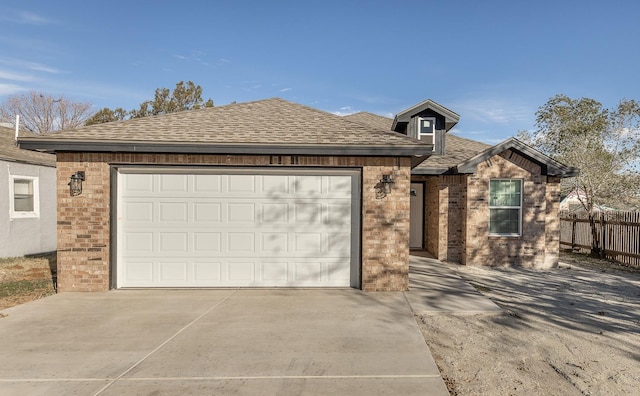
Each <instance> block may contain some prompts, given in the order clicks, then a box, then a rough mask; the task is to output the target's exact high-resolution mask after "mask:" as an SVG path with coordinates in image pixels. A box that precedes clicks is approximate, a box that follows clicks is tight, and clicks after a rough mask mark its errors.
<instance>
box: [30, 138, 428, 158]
mask: <svg viewBox="0 0 640 396" xmlns="http://www.w3.org/2000/svg"><path fill="white" fill-rule="evenodd" d="M19 144H20V147H21V148H23V149H27V150H36V151H45V152H49V153H56V152H120V153H122V152H127V153H169V154H172V153H175V154H237V155H334V156H335V155H337V156H392V157H404V156H411V157H412V156H425V155H431V154H432V153H433V146H432V145H398V146H367V145H357V146H356V145H353V146H338V145H335V146H334V145H286V144H211V143H179V142H167V143H149V142H128V141H127V142H105V141H103V142H84V141H67V140H64V141H63V140H58V139H56V140H42V139H38V140H37V141H36V140H29V139H20V140H19Z"/></svg>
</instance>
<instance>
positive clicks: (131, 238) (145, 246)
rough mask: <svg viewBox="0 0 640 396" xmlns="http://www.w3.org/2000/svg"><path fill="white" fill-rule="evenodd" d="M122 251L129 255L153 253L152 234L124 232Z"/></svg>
mask: <svg viewBox="0 0 640 396" xmlns="http://www.w3.org/2000/svg"><path fill="white" fill-rule="evenodd" d="M122 240H123V241H124V249H125V250H126V251H127V252H129V254H135V253H142V254H149V253H152V252H153V232H126V233H125V234H124V235H123V236H122Z"/></svg>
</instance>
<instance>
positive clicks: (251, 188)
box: [226, 175, 256, 193]
mask: <svg viewBox="0 0 640 396" xmlns="http://www.w3.org/2000/svg"><path fill="white" fill-rule="evenodd" d="M226 180H227V186H228V188H227V191H228V192H230V193H254V192H255V191H256V177H255V176H253V175H233V177H226Z"/></svg>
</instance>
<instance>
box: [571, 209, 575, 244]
mask: <svg viewBox="0 0 640 396" xmlns="http://www.w3.org/2000/svg"><path fill="white" fill-rule="evenodd" d="M571 217H573V220H571V251H572V252H575V249H576V214H575V213H574V214H573V215H572V216H571Z"/></svg>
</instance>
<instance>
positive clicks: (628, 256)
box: [560, 212, 640, 267]
mask: <svg viewBox="0 0 640 396" xmlns="http://www.w3.org/2000/svg"><path fill="white" fill-rule="evenodd" d="M594 220H595V226H596V227H595V228H596V233H597V235H598V240H599V241H600V246H599V248H600V256H601V257H603V258H608V259H611V260H616V261H619V262H621V263H624V264H628V265H632V266H635V267H640V213H639V212H601V213H598V214H596V215H595V218H594ZM591 241H592V233H591V225H590V224H589V216H588V215H587V213H568V212H561V213H560V247H561V248H565V249H566V248H571V249H573V250H574V251H576V252H580V253H590V252H591Z"/></svg>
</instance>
